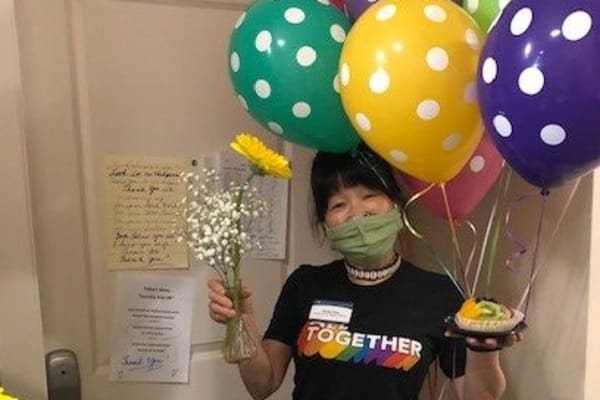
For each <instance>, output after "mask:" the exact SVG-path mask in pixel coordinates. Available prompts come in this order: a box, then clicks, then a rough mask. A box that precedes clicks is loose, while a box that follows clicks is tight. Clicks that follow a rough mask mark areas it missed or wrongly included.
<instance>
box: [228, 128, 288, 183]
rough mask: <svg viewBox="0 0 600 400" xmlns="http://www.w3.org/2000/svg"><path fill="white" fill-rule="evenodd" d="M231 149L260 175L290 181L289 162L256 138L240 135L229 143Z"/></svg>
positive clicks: (244, 134)
mask: <svg viewBox="0 0 600 400" xmlns="http://www.w3.org/2000/svg"><path fill="white" fill-rule="evenodd" d="M230 146H231V148H232V149H233V150H235V151H236V152H237V153H239V154H241V155H242V156H244V157H245V158H247V159H248V160H249V161H250V162H251V163H252V165H253V166H254V167H255V168H256V169H257V170H258V173H259V174H261V175H271V176H274V177H276V178H281V179H290V178H291V177H292V170H291V169H290V162H289V161H288V159H287V158H285V157H284V156H283V155H281V154H279V153H277V152H275V151H273V150H271V149H270V148H268V147H267V146H265V144H264V143H263V142H261V141H260V139H259V138H257V137H256V136H252V135H249V134H247V133H240V134H239V135H237V136H236V137H235V141H233V142H231V144H230Z"/></svg>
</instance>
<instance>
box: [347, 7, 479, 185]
mask: <svg viewBox="0 0 600 400" xmlns="http://www.w3.org/2000/svg"><path fill="white" fill-rule="evenodd" d="M481 37H482V36H481V32H480V31H479V28H478V27H477V25H476V24H475V22H474V21H473V20H472V19H471V17H470V16H469V15H468V14H467V13H466V12H465V11H464V10H462V9H461V8H460V7H459V6H457V5H456V4H454V3H452V2H451V1H449V0H381V1H379V2H378V3H376V4H374V5H373V6H371V7H370V8H369V9H368V10H367V11H366V12H365V13H364V14H363V15H361V17H360V18H359V19H358V21H357V22H356V23H355V24H354V26H353V27H352V29H351V31H350V34H349V35H348V37H347V39H346V42H345V44H344V47H343V49H342V54H341V57H340V71H339V76H340V93H341V97H342V103H343V106H344V110H345V111H346V114H347V115H348V117H349V119H350V120H351V121H352V124H353V125H354V127H355V128H356V130H357V132H358V134H359V135H360V136H361V138H362V139H363V140H364V141H365V142H366V143H367V144H368V145H369V147H371V148H372V149H373V150H374V151H375V152H377V153H378V154H379V155H381V156H382V157H383V158H384V159H386V160H387V161H388V162H389V163H390V164H392V165H393V166H394V167H396V168H398V169H400V170H402V171H403V172H406V173H408V174H410V175H412V176H414V177H416V178H419V179H421V180H423V181H426V182H431V183H444V182H446V181H448V180H450V179H452V178H453V177H454V176H455V175H457V174H458V173H459V172H460V170H461V169H462V168H463V166H464V165H465V164H466V163H467V161H468V160H469V158H470V156H471V155H472V153H473V152H474V150H475V148H476V147H477V144H478V143H479V142H480V140H481V135H482V134H483V124H482V121H481V117H480V114H479V109H478V105H477V95H476V81H477V76H476V74H477V60H478V56H479V51H480V46H481Z"/></svg>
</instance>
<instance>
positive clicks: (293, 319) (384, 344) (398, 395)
mask: <svg viewBox="0 0 600 400" xmlns="http://www.w3.org/2000/svg"><path fill="white" fill-rule="evenodd" d="M461 303H462V299H461V297H460V295H459V293H458V291H457V290H456V289H455V288H454V286H453V285H452V283H451V281H450V279H448V277H446V276H443V275H439V274H435V273H432V272H427V271H424V270H421V269H419V268H417V267H415V266H414V265H412V264H411V263H409V262H407V261H402V264H401V266H400V268H399V269H398V270H397V271H396V272H395V273H394V275H393V276H392V277H390V278H389V279H387V280H386V281H384V282H382V283H380V284H377V285H374V286H360V285H356V284H354V283H352V282H351V281H350V280H349V279H348V277H347V274H346V270H345V268H344V264H343V261H342V260H337V261H334V262H332V263H330V264H328V265H324V266H319V267H314V266H301V267H300V268H298V269H297V270H296V271H294V272H293V273H292V274H291V275H290V277H289V278H288V280H287V281H286V283H285V285H284V287H283V289H282V291H281V294H280V296H279V300H278V301H277V305H276V306H275V311H274V313H273V317H272V319H271V323H270V325H269V328H268V329H267V331H266V333H265V336H264V337H265V338H266V339H274V340H277V341H280V342H283V343H285V344H287V345H289V346H290V347H291V348H292V351H293V357H294V363H295V366H296V374H295V377H294V383H295V388H294V392H293V399H294V400H321V399H322V400H336V399H339V400H368V399H376V400H416V399H417V398H418V393H419V391H420V389H421V386H422V384H423V381H424V379H425V376H426V373H427V370H428V367H429V365H430V364H431V363H432V362H433V361H434V360H435V359H436V358H438V359H439V363H440V367H441V369H442V370H443V372H444V374H445V375H446V376H448V377H458V376H462V375H464V369H465V355H466V350H465V346H464V342H462V341H459V340H454V339H448V338H446V337H444V327H443V319H444V317H445V316H447V315H450V314H453V313H455V312H456V310H458V308H459V307H460V305H461Z"/></svg>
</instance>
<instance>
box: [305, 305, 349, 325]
mask: <svg viewBox="0 0 600 400" xmlns="http://www.w3.org/2000/svg"><path fill="white" fill-rule="evenodd" d="M352 306H353V304H352V303H345V302H341V301H328V300H315V301H314V303H313V305H312V307H311V308H310V314H309V316H308V318H309V319H311V320H318V321H326V322H338V323H342V324H347V323H349V322H350V318H351V317H352Z"/></svg>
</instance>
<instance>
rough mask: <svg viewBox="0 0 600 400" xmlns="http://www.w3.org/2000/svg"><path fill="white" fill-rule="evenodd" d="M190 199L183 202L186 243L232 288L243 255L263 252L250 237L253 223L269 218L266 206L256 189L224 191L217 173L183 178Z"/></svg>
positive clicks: (231, 187) (236, 186) (246, 186)
mask: <svg viewBox="0 0 600 400" xmlns="http://www.w3.org/2000/svg"><path fill="white" fill-rule="evenodd" d="M183 179H185V182H186V183H187V196H186V198H185V199H184V200H183V202H184V203H185V207H184V210H185V211H184V218H185V221H186V222H187V224H186V225H187V228H186V230H185V232H184V233H183V234H182V235H181V237H180V240H185V241H186V242H187V244H188V247H189V248H190V251H191V252H192V255H193V256H194V257H195V258H196V259H198V260H201V261H204V262H205V263H206V264H207V265H209V266H210V267H212V268H214V269H215V271H216V272H217V273H218V274H219V276H220V277H221V279H223V280H224V282H226V283H228V284H233V279H234V272H235V271H236V269H238V268H239V263H240V260H241V257H242V255H243V254H244V253H245V252H246V251H249V250H252V249H254V248H260V246H259V244H258V242H257V241H256V240H252V239H253V238H252V237H251V235H250V234H249V228H250V224H251V222H252V220H253V219H255V218H258V217H261V216H263V215H265V214H266V210H267V206H266V202H265V201H264V200H262V199H261V198H260V197H259V195H258V191H257V190H256V188H255V187H254V186H251V185H249V184H248V183H247V182H245V183H241V184H239V183H230V184H229V185H228V186H227V187H225V188H223V187H222V185H221V184H220V181H219V177H218V176H217V174H216V173H215V171H213V170H210V169H204V170H203V171H202V173H201V174H193V173H188V174H185V175H183Z"/></svg>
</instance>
